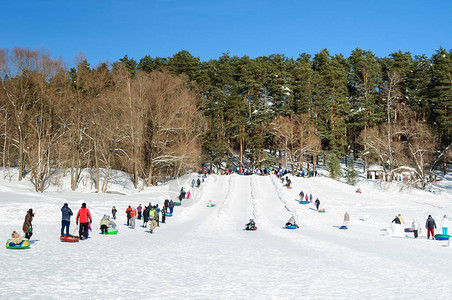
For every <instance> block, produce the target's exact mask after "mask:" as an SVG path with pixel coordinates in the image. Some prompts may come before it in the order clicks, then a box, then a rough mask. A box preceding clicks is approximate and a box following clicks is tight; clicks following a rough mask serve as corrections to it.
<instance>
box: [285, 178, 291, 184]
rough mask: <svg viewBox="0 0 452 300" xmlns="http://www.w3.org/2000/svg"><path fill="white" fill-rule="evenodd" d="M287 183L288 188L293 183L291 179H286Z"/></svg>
mask: <svg viewBox="0 0 452 300" xmlns="http://www.w3.org/2000/svg"><path fill="white" fill-rule="evenodd" d="M286 182H287V183H286V186H290V184H291V183H292V181H291V180H290V178H287V179H286Z"/></svg>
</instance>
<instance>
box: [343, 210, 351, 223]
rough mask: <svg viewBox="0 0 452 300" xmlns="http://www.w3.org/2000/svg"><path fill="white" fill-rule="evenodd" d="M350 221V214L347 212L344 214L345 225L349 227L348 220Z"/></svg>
mask: <svg viewBox="0 0 452 300" xmlns="http://www.w3.org/2000/svg"><path fill="white" fill-rule="evenodd" d="M349 221H350V215H349V214H348V212H345V214H344V226H346V227H348V222H349Z"/></svg>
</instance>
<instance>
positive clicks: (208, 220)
mask: <svg viewBox="0 0 452 300" xmlns="http://www.w3.org/2000/svg"><path fill="white" fill-rule="evenodd" d="M192 178H196V175H186V176H184V177H183V178H181V179H179V180H175V181H172V182H169V183H167V184H165V185H161V186H157V187H152V188H148V189H145V190H144V191H142V192H139V193H138V192H132V191H131V190H130V189H128V188H126V187H123V188H122V189H121V190H120V187H117V188H116V189H115V190H118V191H120V192H124V193H126V194H128V195H119V194H95V193H89V192H88V191H87V190H85V191H77V192H71V191H67V190H64V191H47V192H45V193H43V194H39V193H35V192H34V190H33V187H32V186H31V185H30V183H29V182H22V183H19V182H17V181H12V182H10V181H6V180H0V236H2V237H3V238H4V241H5V242H6V240H7V239H8V238H9V236H10V234H11V232H12V231H13V230H17V231H19V230H21V228H22V224H23V220H24V216H25V213H26V211H27V210H28V209H29V208H33V209H34V210H35V212H36V215H35V218H34V220H33V227H34V235H33V236H32V238H31V243H32V245H31V247H30V248H29V249H27V250H9V249H6V248H5V247H3V249H1V250H0V261H1V268H0V282H1V284H0V299H12V298H16V299H62V298H65V299H80V298H82V297H83V298H85V299H107V298H108V299H140V298H143V297H151V298H153V297H156V298H162V299H179V298H182V297H183V298H190V299H193V298H194V299H276V298H278V299H346V298H352V299H363V298H364V299H365V298H367V299H387V298H398V299H425V298H430V299H440V298H441V299H447V298H448V297H450V295H451V294H452V245H451V247H447V242H443V241H432V240H427V239H426V236H425V230H424V231H423V232H422V234H421V237H420V238H419V239H417V240H415V239H413V236H412V234H411V233H410V234H407V235H406V236H405V235H404V236H403V237H393V236H391V235H390V234H389V232H390V230H389V231H388V228H390V222H391V221H392V219H393V218H394V217H395V216H396V215H397V214H399V213H400V214H401V215H402V216H403V218H404V220H405V222H406V225H404V227H410V225H411V221H412V220H413V219H414V218H416V219H418V220H419V222H420V223H421V226H422V227H424V224H425V220H426V218H427V216H428V215H429V214H431V215H432V216H433V217H434V218H435V220H436V222H437V224H438V227H439V223H440V220H441V217H442V216H443V215H444V214H448V215H449V214H452V192H451V191H452V189H451V186H450V181H449V182H445V183H442V185H440V186H438V187H435V189H434V190H433V191H432V192H427V191H420V190H414V189H404V190H402V191H400V189H399V187H398V186H396V185H382V186H380V185H378V184H375V183H374V182H370V181H369V182H367V181H362V182H361V184H360V185H359V186H360V187H361V189H362V192H363V193H362V194H357V193H355V190H356V187H353V186H349V185H346V184H344V183H341V182H337V181H334V180H331V179H329V178H326V177H317V178H309V179H307V178H295V177H293V178H292V186H293V189H286V188H285V187H283V186H282V184H281V183H280V182H279V180H277V178H276V177H275V176H255V175H253V176H240V175H231V176H217V175H212V176H209V177H208V179H207V180H206V182H205V183H204V184H202V185H201V187H200V188H198V189H196V188H195V189H194V190H192V193H193V195H192V197H191V199H187V200H184V201H183V203H182V206H181V207H176V208H175V213H174V216H173V217H169V218H167V223H166V224H161V226H160V227H159V228H157V229H156V231H155V233H154V234H152V235H151V234H150V233H148V232H147V231H148V230H149V229H148V228H142V227H140V226H137V227H136V228H135V229H129V228H128V227H126V226H125V225H124V224H125V223H126V215H125V213H124V211H125V209H126V207H127V206H128V205H133V206H135V207H136V206H138V204H140V203H141V204H142V205H143V206H144V205H145V204H147V203H149V202H152V203H153V204H154V203H158V204H159V205H160V206H162V204H163V201H164V199H165V198H168V197H172V198H173V199H175V197H176V196H177V191H178V190H179V189H180V187H181V186H185V187H189V183H190V182H191V180H192ZM300 190H303V191H304V192H305V193H309V194H310V193H312V194H313V197H314V199H315V198H319V199H320V201H321V205H320V206H321V207H324V208H325V209H326V213H325V214H320V213H318V212H316V211H315V210H314V206H313V205H311V204H310V205H301V204H299V203H298V202H297V201H295V200H296V199H297V198H298V193H299V192H300ZM208 200H212V202H214V203H215V204H216V206H215V207H213V208H208V207H206V203H207V202H208ZM65 202H67V203H69V207H71V208H72V210H73V211H74V214H76V213H77V211H78V209H79V208H80V206H81V203H82V202H86V203H87V206H88V208H89V209H90V210H91V214H92V216H93V218H94V222H93V232H92V233H91V238H90V239H89V240H86V241H80V242H79V243H74V244H71V243H61V242H60V241H59V234H60V220H61V212H60V208H61V207H62V205H63V203H65ZM113 205H115V206H116V208H117V209H118V216H119V218H118V220H117V224H118V227H119V233H118V235H117V236H103V235H100V234H99V230H98V224H99V221H100V219H101V217H102V216H103V215H104V214H110V212H111V207H112V206H113ZM346 211H347V212H348V213H349V214H350V217H351V221H350V228H349V229H348V230H339V229H338V227H339V226H340V225H342V221H343V215H344V213H345V212H346ZM292 215H294V216H295V217H296V218H297V221H298V223H299V225H300V228H299V229H297V230H285V229H283V228H282V227H283V225H284V224H285V222H286V221H287V220H288V219H289V218H290V216H292ZM250 218H254V219H255V220H256V223H257V226H258V230H257V231H255V232H248V231H244V230H243V228H244V224H245V223H247V222H248V220H249V219H250ZM137 223H138V225H141V224H142V221H137ZM74 228H75V218H74V217H73V219H72V223H71V231H73V230H74Z"/></svg>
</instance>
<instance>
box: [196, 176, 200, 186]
mask: <svg viewBox="0 0 452 300" xmlns="http://www.w3.org/2000/svg"><path fill="white" fill-rule="evenodd" d="M196 183H197V185H198V187H199V186H200V185H201V180H200V179H199V178H198V180H197V181H196Z"/></svg>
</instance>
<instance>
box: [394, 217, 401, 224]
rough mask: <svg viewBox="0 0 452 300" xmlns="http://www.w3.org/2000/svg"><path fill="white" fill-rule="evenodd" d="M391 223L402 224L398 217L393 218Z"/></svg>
mask: <svg viewBox="0 0 452 300" xmlns="http://www.w3.org/2000/svg"><path fill="white" fill-rule="evenodd" d="M391 223H396V224H402V223H401V222H400V219H399V217H398V216H395V218H394V220H392V222H391Z"/></svg>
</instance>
